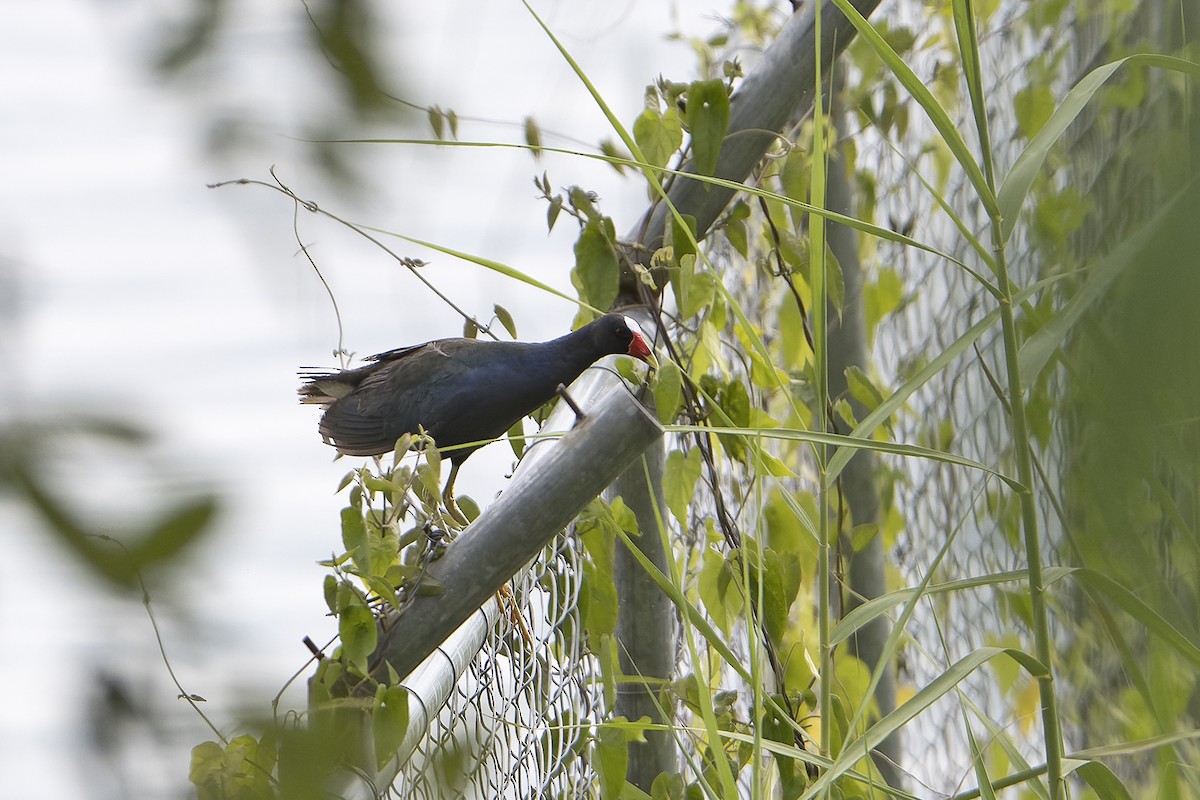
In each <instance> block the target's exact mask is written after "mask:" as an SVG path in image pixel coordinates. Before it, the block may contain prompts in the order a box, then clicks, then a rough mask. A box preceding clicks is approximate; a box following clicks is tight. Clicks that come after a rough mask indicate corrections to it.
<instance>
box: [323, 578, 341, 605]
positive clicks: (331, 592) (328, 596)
mask: <svg viewBox="0 0 1200 800" xmlns="http://www.w3.org/2000/svg"><path fill="white" fill-rule="evenodd" d="M337 587H338V580H337V578H335V577H333V576H332V575H326V576H325V582H324V585H323V586H322V588H323V589H324V590H325V605H327V606H328V607H329V612H330V613H331V614H336V613H337Z"/></svg>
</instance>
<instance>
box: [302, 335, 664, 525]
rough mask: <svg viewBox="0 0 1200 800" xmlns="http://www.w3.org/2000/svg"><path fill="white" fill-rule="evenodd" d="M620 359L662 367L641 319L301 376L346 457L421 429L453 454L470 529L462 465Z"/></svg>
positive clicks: (462, 344)
mask: <svg viewBox="0 0 1200 800" xmlns="http://www.w3.org/2000/svg"><path fill="white" fill-rule="evenodd" d="M622 354H624V355H630V356H633V357H634V358H637V359H639V360H641V361H644V362H645V363H646V364H647V365H648V366H649V367H650V368H651V369H654V370H657V369H658V360H657V358H655V355H654V351H653V349H652V348H651V346H650V343H649V341H648V340H647V338H646V335H645V334H644V333H643V332H642V330H641V328H640V327H639V326H638V324H637V322H636V321H635V320H634V319H633V318H631V317H628V316H625V315H623V314H619V313H609V314H605V315H604V316H602V317H600V318H599V319H596V320H594V321H592V322H590V323H588V324H587V325H584V326H583V327H581V328H579V329H577V330H575V331H572V332H571V333H568V334H566V335H565V336H560V337H559V338H557V339H552V340H550V341H548V342H495V341H482V340H478V339H463V338H455V339H437V340H434V341H431V342H425V343H424V344H418V345H412V346H409V347H401V348H398V349H395V350H388V351H387V352H385V353H379V354H378V355H374V356H370V357H369V358H367V359H365V360H366V361H367V362H369V363H367V364H365V365H363V366H360V367H355V368H352V369H344V370H340V371H336V372H315V373H313V372H309V373H302V376H303V377H304V378H305V382H304V383H303V384H302V385H301V387H300V389H299V394H300V402H301V403H306V404H319V405H321V406H323V407H324V413H323V414H322V415H321V420H320V423H319V424H318V426H317V427H318V430H319V432H320V434H321V437H322V439H323V440H324V441H325V443H326V444H329V445H332V446H333V447H335V448H336V449H337V450H338V452H339V453H341V454H343V455H349V456H378V455H383V454H384V453H388V452H391V451H392V450H393V449H394V448H395V446H396V440H397V439H399V438H400V437H401V436H403V435H404V434H406V433H411V434H416V433H419V431H420V430H422V429H423V430H424V431H425V432H426V433H427V434H429V435H430V436H431V437H433V440H434V442H435V443H436V444H437V446H438V447H440V448H455V449H452V450H450V451H449V457H450V463H451V467H450V476H449V479H448V480H447V482H446V488H445V490H444V491H443V492H442V497H443V501H444V502H445V505H446V508H447V510H448V511H450V513H451V514H452V515H453V516H455V518H456V519H458V520H459V521H460V522H464V523H465V519H463V518H462V515H461V512H459V513H458V514H455V513H454V512H455V511H457V505H456V504H455V503H454V481H455V478H457V476H458V470H459V468H460V467H462V464H463V462H464V461H466V460H467V458H468V457H469V456H470V455H471V454H472V453H474V452H475V451H476V450H478V449H479V448H480V447H482V446H483V445H485V444H487V443H488V442H489V441H491V440H493V439H495V438H497V437H498V436H500V435H501V434H503V433H504V432H505V431H507V430H509V429H510V428H512V426H513V425H514V424H515V423H516V422H517V421H518V420H520V419H521V418H522V417H524V416H526V415H528V414H531V413H533V412H534V411H535V410H537V409H538V408H539V407H541V406H542V405H544V404H545V403H547V402H549V401H550V400H551V399H553V398H554V395H555V392H556V390H557V388H558V386H559V384H569V383H571V382H572V381H573V380H575V379H576V378H577V377H579V375H580V374H581V373H582V372H583V371H584V370H585V369H587V368H588V367H589V366H591V365H592V364H593V363H595V362H596V361H597V360H599V359H600V358H602V357H603V356H606V355H622ZM459 445H464V446H461V447H459Z"/></svg>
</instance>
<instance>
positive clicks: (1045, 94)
mask: <svg viewBox="0 0 1200 800" xmlns="http://www.w3.org/2000/svg"><path fill="white" fill-rule="evenodd" d="M1013 110H1014V111H1015V112H1016V115H1017V130H1018V131H1019V132H1020V134H1021V135H1022V136H1024V137H1025V138H1026V139H1032V138H1033V137H1034V136H1035V135H1036V134H1037V132H1038V131H1040V130H1041V129H1042V127H1043V126H1044V125H1045V124H1046V121H1047V120H1048V119H1050V115H1051V114H1053V113H1054V93H1053V92H1051V91H1050V87H1049V86H1045V85H1039V86H1032V85H1030V86H1026V87H1025V88H1024V89H1021V90H1020V91H1019V92H1017V96H1016V97H1014V98H1013Z"/></svg>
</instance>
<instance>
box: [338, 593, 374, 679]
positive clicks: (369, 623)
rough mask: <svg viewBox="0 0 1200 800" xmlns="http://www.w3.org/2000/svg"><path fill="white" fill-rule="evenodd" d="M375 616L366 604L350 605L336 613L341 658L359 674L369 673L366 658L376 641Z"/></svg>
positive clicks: (372, 650)
mask: <svg viewBox="0 0 1200 800" xmlns="http://www.w3.org/2000/svg"><path fill="white" fill-rule="evenodd" d="M378 634H379V632H378V629H377V628H376V626H375V616H374V615H373V614H372V613H371V609H369V608H367V607H366V606H359V605H352V606H350V607H349V608H344V609H342V613H341V614H339V615H338V636H339V637H340V638H341V640H342V660H343V661H345V662H346V663H348V664H350V665H351V666H353V667H354V668H355V669H356V670H357V671H358V673H359V674H360V675H368V674H370V669H369V667H368V662H367V659H368V658H370V656H371V653H373V652H375V644H376V642H377V641H378Z"/></svg>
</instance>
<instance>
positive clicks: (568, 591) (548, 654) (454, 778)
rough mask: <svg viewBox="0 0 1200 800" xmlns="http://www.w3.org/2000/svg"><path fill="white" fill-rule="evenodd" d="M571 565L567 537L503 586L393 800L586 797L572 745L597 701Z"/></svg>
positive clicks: (585, 778)
mask: <svg viewBox="0 0 1200 800" xmlns="http://www.w3.org/2000/svg"><path fill="white" fill-rule="evenodd" d="M581 558H582V556H581V553H580V549H579V547H578V544H577V541H576V540H575V539H574V537H573V536H572V535H570V534H563V535H559V536H557V537H555V539H554V541H553V542H552V543H551V544H550V545H549V546H547V548H546V549H545V550H544V551H543V554H542V556H541V557H540V558H538V559H537V561H536V562H535V563H534V564H533V566H532V567H531V568H530V569H529V570H528V571H526V572H525V573H524V574H523V575H521V576H519V577H518V578H517V579H516V580H515V581H514V582H513V584H512V585H510V588H511V589H512V594H511V596H505V597H501V598H500V605H501V613H500V620H499V623H498V624H497V625H496V626H495V627H494V628H493V629H492V631H491V633H490V634H489V635H488V638H487V640H486V641H485V643H484V645H483V647H482V649H481V650H480V652H479V655H478V656H477V657H476V658H475V659H474V660H473V661H472V662H471V664H470V667H469V668H468V670H467V672H466V674H465V675H463V676H462V677H461V678H460V679H459V680H458V683H457V685H456V686H455V689H454V692H453V693H452V695H451V697H450V699H449V701H448V702H447V703H446V705H445V706H444V707H443V708H442V709H441V711H440V712H439V713H438V714H437V715H436V719H435V720H434V722H433V724H432V725H431V726H430V728H429V731H428V734H427V735H426V737H425V739H424V740H423V741H422V742H421V744H420V745H419V746H418V747H417V749H416V751H415V752H414V753H413V755H412V756H411V757H410V758H409V759H408V762H407V764H406V766H405V767H404V769H403V770H402V771H401V772H400V774H399V776H398V777H397V778H396V780H395V781H394V782H393V784H392V787H391V791H392V793H393V794H395V795H396V796H399V797H406V798H423V797H425V798H442V797H465V798H476V797H478V798H495V797H580V796H583V795H584V794H586V789H587V787H588V786H589V785H590V783H591V781H592V773H591V770H590V768H589V767H588V765H587V762H586V760H585V759H583V758H581V757H580V755H579V753H578V747H579V743H580V737H581V736H582V735H583V733H585V732H586V731H587V728H588V726H589V725H590V724H592V723H594V722H596V721H598V719H599V716H600V707H601V697H600V691H599V689H598V688H597V685H596V682H595V681H593V677H594V675H595V669H594V664H593V660H592V658H591V657H590V656H588V655H586V654H585V653H584V652H583V647H582V643H581V641H580V637H579V625H578V612H577V607H576V602H577V600H578V596H579V588H580V581H579V576H580V575H582V568H581Z"/></svg>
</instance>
